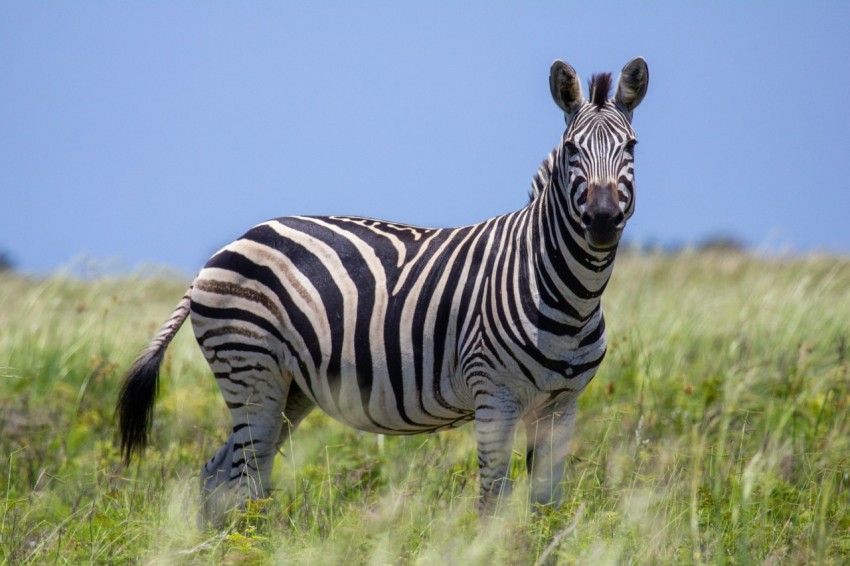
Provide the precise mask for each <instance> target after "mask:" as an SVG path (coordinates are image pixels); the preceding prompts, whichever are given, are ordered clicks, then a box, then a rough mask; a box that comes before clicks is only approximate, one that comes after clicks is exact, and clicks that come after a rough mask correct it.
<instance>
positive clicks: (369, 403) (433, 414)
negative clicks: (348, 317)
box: [294, 371, 474, 435]
mask: <svg viewBox="0 0 850 566" xmlns="http://www.w3.org/2000/svg"><path fill="white" fill-rule="evenodd" d="M294 378H295V383H296V384H297V385H298V387H301V388H302V390H304V391H305V393H307V395H308V396H310V397H311V398H312V399H313V400H314V401H315V403H316V405H317V406H318V407H319V408H320V409H322V410H323V411H324V412H325V413H327V414H328V415H329V416H330V417H332V418H333V419H335V420H337V421H339V422H341V423H343V424H346V425H348V426H351V427H353V428H356V429H358V430H362V431H366V432H373V433H378V434H391V435H404V434H418V433H423V432H435V431H439V430H444V429H448V428H455V427H458V426H461V425H463V424H464V423H466V422H469V421H471V420H472V419H473V415H474V412H473V409H472V407H466V406H463V404H462V403H461V402H459V400H458V399H457V398H456V397H453V396H450V395H448V393H450V392H451V387H449V384H447V383H442V382H440V381H439V380H437V379H435V378H433V377H432V378H430V379H424V378H423V379H422V380H421V385H422V387H419V388H417V387H416V384H417V380H415V379H392V378H391V376H390V375H389V374H387V373H383V372H378V373H375V374H372V375H370V376H368V378H367V377H365V376H363V375H360V376H358V375H357V373H356V372H354V371H347V372H346V371H344V372H341V374H340V375H338V376H335V375H331V376H323V378H321V379H315V378H314V379H310V380H305V379H304V377H303V376H300V375H295V376H294ZM446 397H449V398H450V400H449V399H447V398H446Z"/></svg>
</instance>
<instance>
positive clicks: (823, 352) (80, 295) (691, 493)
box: [0, 252, 850, 564]
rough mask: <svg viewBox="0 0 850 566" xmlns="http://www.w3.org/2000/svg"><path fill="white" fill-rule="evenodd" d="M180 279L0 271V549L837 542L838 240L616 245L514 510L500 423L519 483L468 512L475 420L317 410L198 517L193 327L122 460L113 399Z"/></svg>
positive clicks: (624, 556)
mask: <svg viewBox="0 0 850 566" xmlns="http://www.w3.org/2000/svg"><path fill="white" fill-rule="evenodd" d="M187 283H188V282H187V281H181V280H178V279H177V278H175V277H173V276H171V277H169V276H162V277H159V278H120V279H110V278H100V279H95V280H92V281H79V280H75V279H72V278H69V277H62V276H56V277H52V278H49V279H43V280H31V279H27V278H25V277H22V276H16V275H13V274H0V467H2V469H0V521H2V522H1V523H0V562H2V563H9V564H27V563H32V564H42V563H64V562H71V563H90V562H91V563H122V562H138V563H156V564H172V563H180V564H182V563H200V564H205V563H215V564H218V563H251V564H253V563H260V564H264V563H268V564H281V563H286V564H290V563H292V564H299V563H300V564H315V563H354V564H396V563H400V564H447V563H457V564H492V563H505V564H533V563H535V561H537V560H539V559H541V558H542V557H544V554H545V555H546V560H545V562H546V563H559V564H752V563H759V564H762V563H763V564H801V563H824V564H846V563H848V562H850V417H848V404H850V374H848V363H850V362H848V358H850V354H848V350H850V261H848V260H842V259H837V258H834V257H814V256H813V257H808V258H803V259H793V260H792V259H775V260H763V259H755V258H753V257H750V256H746V255H738V254H725V255H724V254H711V253H688V252H686V253H681V254H677V255H672V256H661V255H644V254H624V255H623V257H621V258H619V259H618V266H617V270H616V273H615V276H614V279H613V280H612V282H611V284H610V286H609V289H608V291H607V292H606V296H605V298H604V304H605V312H606V315H607V320H608V327H609V339H610V347H609V354H608V358H607V359H606V361H605V363H604V364H603V366H602V369H601V370H600V372H599V374H598V375H597V377H596V379H595V380H594V381H593V382H592V383H591V385H590V386H589V388H588V390H587V391H586V392H585V393H584V395H583V396H582V398H581V400H580V401H579V416H578V424H577V432H576V435H575V437H574V439H573V443H572V455H571V457H570V460H569V462H568V472H567V475H566V480H565V484H564V489H565V500H564V501H565V502H564V505H563V507H562V508H560V509H557V510H552V511H547V512H545V513H543V514H542V516H540V517H537V518H535V517H533V516H532V515H531V513H530V512H529V509H528V507H527V504H526V502H525V500H524V494H525V490H526V489H527V481H526V479H525V463H524V458H523V457H521V456H520V454H523V453H524V451H523V450H522V442H523V440H522V439H523V435H522V434H519V435H518V436H519V438H518V439H517V452H516V457H515V459H514V465H513V466H512V476H513V477H514V478H515V480H516V487H515V495H514V497H512V498H511V499H510V500H509V501H508V502H506V503H505V504H504V509H503V513H502V515H501V516H500V517H499V518H498V519H495V520H491V521H488V522H483V523H482V522H481V521H479V520H478V517H477V515H476V513H475V497H476V495H477V471H476V465H475V462H476V457H475V451H474V441H473V438H472V430H471V428H469V427H466V428H461V429H458V430H455V431H450V432H445V433H441V434H437V435H425V436H417V437H408V438H393V437H384V438H379V437H377V436H374V435H368V434H360V433H357V432H355V431H352V430H350V429H347V428H345V427H342V426H341V425H339V424H337V423H335V422H333V421H331V420H329V419H328V418H327V417H325V416H323V415H321V414H319V413H318V412H317V413H314V414H313V415H311V416H310V417H309V418H308V419H307V420H306V421H305V422H304V424H303V426H302V428H301V429H300V430H299V431H298V433H297V434H296V435H295V436H294V437H293V438H292V442H291V444H290V445H288V446H287V447H286V450H285V452H284V454H282V455H281V456H279V457H278V460H279V461H278V463H277V465H276V469H275V484H276V486H277V490H276V491H275V492H274V494H273V496H272V497H271V498H270V499H269V500H267V501H261V502H257V503H256V504H255V505H252V506H251V508H249V509H247V510H246V511H245V513H244V514H243V515H242V516H240V517H238V518H237V519H236V520H235V521H234V523H233V524H232V525H231V526H230V528H228V529H227V530H225V531H223V532H216V531H212V530H207V529H201V528H198V527H197V526H196V522H195V517H196V513H197V510H198V504H199V502H198V478H197V474H198V470H199V469H200V466H201V464H202V463H203V462H205V461H206V459H208V458H209V457H210V456H211V455H212V453H213V452H214V451H215V450H216V449H217V448H218V446H219V444H220V443H221V442H222V441H223V440H224V438H225V436H226V433H225V431H226V430H227V428H228V414H227V411H226V409H225V407H224V404H223V402H222V401H221V399H220V397H219V394H218V391H217V389H216V385H215V383H214V380H213V379H212V377H211V376H210V374H209V372H208V369H207V367H206V364H205V362H204V360H203V358H202V356H201V355H200V352H199V351H198V350H197V348H196V346H195V344H194V341H193V339H192V336H191V332H190V331H189V330H188V328H187V329H186V330H184V331H181V333H180V334H179V335H178V337H177V339H176V340H175V342H174V344H173V345H172V347H171V349H170V350H169V354H168V356H167V359H166V362H165V364H164V371H163V378H162V380H161V383H160V385H161V391H160V398H159V403H158V405H157V414H156V417H155V423H154V429H153V438H152V446H151V448H150V449H148V451H147V452H146V454H145V458H144V459H143V461H142V462H141V464H138V465H133V466H132V467H131V468H129V469H128V468H125V467H123V466H122V465H121V464H120V458H119V454H118V452H117V449H116V446H115V428H114V424H113V419H112V415H113V407H114V402H115V397H116V392H117V389H118V387H119V385H120V380H121V375H122V372H123V370H125V369H126V367H127V366H128V365H129V364H130V363H131V362H132V360H133V359H134V357H135V355H136V353H137V352H138V351H139V350H140V349H141V348H142V347H143V346H144V345H145V344H146V343H147V340H148V339H149V338H150V337H151V336H152V334H153V333H154V332H155V330H156V329H157V327H158V326H159V324H160V323H161V322H162V321H163V320H164V319H165V318H166V317H167V316H168V314H169V313H170V312H171V309H172V308H173V306H174V305H175V304H176V302H177V300H178V299H179V298H180V296H181V294H182V292H183V291H184V288H185V286H186V284H187Z"/></svg>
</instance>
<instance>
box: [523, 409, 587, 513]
mask: <svg viewBox="0 0 850 566" xmlns="http://www.w3.org/2000/svg"><path fill="white" fill-rule="evenodd" d="M577 399H578V397H577V396H575V395H573V396H570V397H568V398H565V399H561V400H557V401H555V402H554V403H552V404H550V405H547V406H545V407H542V408H540V409H536V410H534V411H531V413H529V414H528V415H526V416H525V417H524V419H523V420H524V421H525V432H526V439H527V440H526V443H527V450H528V451H527V453H526V464H527V467H528V474H529V476H530V479H531V489H530V498H531V503H532V504H534V503H538V504H540V505H554V506H557V505H558V504H560V502H561V497H562V495H563V488H562V487H561V480H562V479H563V477H564V465H565V464H566V459H567V452H568V450H569V444H570V438H571V437H572V435H573V429H574V426H575V419H576V406H577Z"/></svg>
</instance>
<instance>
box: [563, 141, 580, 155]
mask: <svg viewBox="0 0 850 566" xmlns="http://www.w3.org/2000/svg"><path fill="white" fill-rule="evenodd" d="M564 149H566V150H567V153H569V154H570V155H577V154H578V146H577V145H576V144H574V143H573V142H571V141H565V142H564Z"/></svg>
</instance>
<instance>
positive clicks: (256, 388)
mask: <svg viewBox="0 0 850 566" xmlns="http://www.w3.org/2000/svg"><path fill="white" fill-rule="evenodd" d="M215 369H220V366H218V367H216V368H215ZM216 380H217V381H218V384H219V388H220V389H221V392H222V394H223V396H224V399H225V401H226V403H227V406H228V408H229V409H230V415H231V418H232V421H233V428H232V432H231V434H230V437H229V438H228V439H227V440H226V441H225V443H224V444H223V445H222V447H221V448H220V449H219V451H218V452H217V453H216V455H215V456H213V458H212V459H211V460H210V461H209V462H207V463H206V464H205V465H204V467H203V468H202V469H201V498H202V502H203V506H204V518H205V519H206V520H207V521H210V522H212V523H214V524H220V523H221V522H222V521H223V520H224V519H225V517H226V515H227V514H228V512H229V511H231V510H233V509H236V508H238V507H240V506H242V505H244V504H245V502H246V501H248V500H250V499H259V498H263V497H266V496H268V494H269V491H270V488H271V485H270V484H271V472H272V466H273V465H274V457H275V454H276V453H277V447H278V445H279V437H280V435H281V430H282V426H281V423H282V422H283V421H284V417H283V414H284V410H285V407H286V404H287V397H288V392H289V386H290V381H291V380H289V379H284V378H283V376H281V375H280V373H279V372H278V371H277V370H276V368H274V369H273V368H266V367H263V366H260V365H257V366H252V367H250V368H238V369H229V371H227V372H216Z"/></svg>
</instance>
